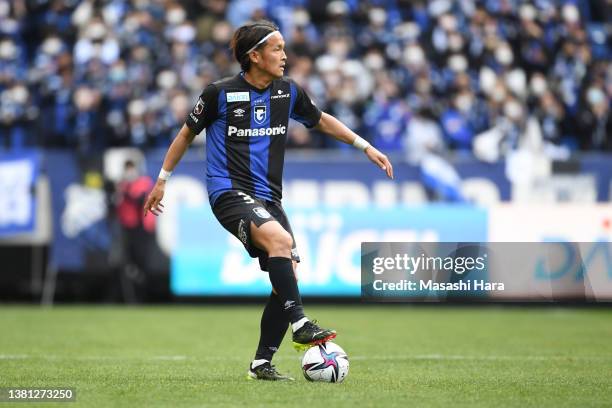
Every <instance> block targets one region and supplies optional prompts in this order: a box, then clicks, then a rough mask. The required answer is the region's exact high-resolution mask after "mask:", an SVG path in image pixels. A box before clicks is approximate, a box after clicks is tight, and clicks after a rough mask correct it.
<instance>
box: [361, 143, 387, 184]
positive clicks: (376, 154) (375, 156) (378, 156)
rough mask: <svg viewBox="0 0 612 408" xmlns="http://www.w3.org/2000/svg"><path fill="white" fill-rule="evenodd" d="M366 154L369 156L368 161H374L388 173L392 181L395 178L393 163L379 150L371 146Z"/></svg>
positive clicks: (366, 150)
mask: <svg viewBox="0 0 612 408" xmlns="http://www.w3.org/2000/svg"><path fill="white" fill-rule="evenodd" d="M365 154H366V156H368V159H370V160H371V161H372V163H374V164H375V165H377V166H378V167H380V168H381V169H382V170H383V171H384V172H385V173H387V177H389V178H390V179H392V178H393V166H392V165H391V162H390V161H389V159H388V158H387V156H386V155H384V154H383V153H381V152H380V151H379V150H378V149H377V148H375V147H374V146H372V145H370V146H368V147H367V148H366V149H365Z"/></svg>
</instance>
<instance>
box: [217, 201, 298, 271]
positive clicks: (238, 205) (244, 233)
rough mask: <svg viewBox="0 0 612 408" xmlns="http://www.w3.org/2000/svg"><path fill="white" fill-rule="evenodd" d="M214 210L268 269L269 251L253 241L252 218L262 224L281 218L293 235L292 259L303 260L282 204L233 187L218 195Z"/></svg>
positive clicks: (224, 225) (253, 255)
mask: <svg viewBox="0 0 612 408" xmlns="http://www.w3.org/2000/svg"><path fill="white" fill-rule="evenodd" d="M212 211H213V214H215V217H217V220H219V222H220V223H221V225H223V228H225V229H226V230H228V231H229V232H230V233H231V234H232V235H234V236H235V237H236V238H238V240H239V241H240V242H242V244H243V245H244V247H245V248H246V250H247V251H248V253H249V255H250V256H251V258H259V266H260V267H261V270H263V271H267V270H268V254H267V253H266V251H264V250H263V249H259V248H257V247H256V246H255V245H254V244H253V243H252V242H251V221H252V222H253V223H254V224H255V225H256V226H257V227H258V228H259V227H260V226H261V225H263V224H265V223H266V222H268V221H278V222H279V224H280V225H282V227H283V228H284V229H285V230H286V231H287V232H288V233H289V234H290V235H291V238H293V246H292V249H291V259H293V260H294V261H296V262H300V256H299V254H298V252H297V248H296V246H295V238H294V237H293V231H291V225H289V220H288V219H287V215H286V214H285V211H284V210H283V207H281V205H280V204H278V203H275V202H273V201H267V200H261V199H258V198H255V197H252V196H251V195H250V194H247V193H244V192H242V191H238V190H232V191H228V192H225V193H223V194H221V195H220V196H219V198H217V200H216V201H215V203H214V205H213V207H212Z"/></svg>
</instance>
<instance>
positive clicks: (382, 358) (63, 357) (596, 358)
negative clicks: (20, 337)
mask: <svg viewBox="0 0 612 408" xmlns="http://www.w3.org/2000/svg"><path fill="white" fill-rule="evenodd" d="M248 358H249V357H246V358H244V357H241V356H207V357H204V356H183V355H176V356H150V357H132V356H69V355H40V356H33V355H28V354H0V360H36V359H42V360H77V361H132V360H146V361H228V360H230V361H245V360H248ZM299 359H301V354H299V355H296V356H295V357H290V356H276V357H275V360H299ZM349 360H350V361H368V360H371V361H373V360H379V361H413V360H442V361H444V360H465V361H470V360H473V361H483V360H485V361H487V360H488V361H517V360H523V361H549V360H550V361H556V360H578V361H612V355H604V356H495V355H489V356H468V355H442V354H421V355H418V354H417V355H395V356H392V355H389V356H379V355H373V356H363V355H356V356H351V355H349Z"/></svg>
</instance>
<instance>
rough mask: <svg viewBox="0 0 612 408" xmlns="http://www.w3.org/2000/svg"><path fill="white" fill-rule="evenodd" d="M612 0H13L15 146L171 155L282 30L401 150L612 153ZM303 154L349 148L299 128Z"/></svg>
mask: <svg viewBox="0 0 612 408" xmlns="http://www.w3.org/2000/svg"><path fill="white" fill-rule="evenodd" d="M610 7H612V2H611V1H610V0H581V1H578V0H576V1H567V0H563V1H562V0H533V1H522V0H480V1H479V0H427V1H425V0H378V1H376V0H372V1H356V0H348V1H341V0H335V1H321V0H275V1H271V0H270V1H265V0H236V1H225V0H190V1H172V0H83V1H79V0H0V144H1V146H2V147H5V148H7V147H8V148H12V149H18V148H21V147H27V146H45V147H70V148H74V149H76V150H78V151H79V152H81V153H83V154H88V153H94V152H97V151H99V150H100V149H103V148H105V147H110V146H136V147H141V148H149V147H163V146H167V145H168V144H169V143H170V141H171V139H172V137H173V136H174V135H175V134H176V132H177V131H178V129H179V128H180V127H181V125H182V124H183V123H184V120H185V117H186V115H187V113H188V112H189V110H190V109H191V108H192V105H193V103H194V101H195V100H196V99H197V96H198V95H199V93H200V92H201V90H202V89H203V88H204V87H205V86H206V85H207V84H208V83H210V82H212V81H214V80H216V79H219V78H222V77H225V76H228V75H233V74H235V73H237V72H239V66H238V64H237V63H235V61H234V60H233V58H232V56H231V53H230V51H229V49H228V43H229V40H230V38H231V35H232V33H233V31H234V29H235V28H237V27H238V26H240V25H241V24H243V23H245V22H247V21H249V20H254V19H260V18H267V19H270V20H272V21H274V22H275V23H277V24H278V25H279V26H280V28H281V31H282V33H283V35H284V37H285V40H286V42H287V53H288V56H289V70H288V72H287V74H288V75H289V76H291V77H292V78H294V79H295V80H296V81H297V82H298V83H300V84H301V85H302V86H304V87H305V88H306V89H307V90H308V92H309V93H310V94H311V96H312V98H313V100H314V101H315V102H316V103H317V105H318V106H319V107H320V108H322V109H323V110H325V111H327V112H329V113H331V114H333V115H336V116H337V117H338V118H340V119H341V120H342V121H343V122H345V123H346V124H347V125H348V126H349V127H351V128H352V129H354V130H355V131H357V132H358V133H359V134H360V135H362V136H363V137H365V138H366V139H368V140H370V141H371V142H372V143H374V144H375V145H377V146H378V147H380V148H381V149H384V150H385V151H386V152H406V155H407V157H408V158H409V159H410V160H414V161H418V160H419V158H420V157H422V156H423V154H426V153H427V152H438V153H439V152H444V151H448V150H466V151H473V152H475V153H476V155H477V156H479V157H481V158H483V159H485V160H490V161H494V160H497V159H498V158H499V157H501V156H503V155H504V153H505V152H507V151H511V150H513V149H516V148H518V147H519V146H520V145H521V144H530V145H532V146H536V148H537V149H539V151H541V152H543V153H545V154H549V155H551V156H553V157H554V156H563V155H564V154H566V152H568V151H573V150H597V151H605V150H612V125H611V123H612V118H611V115H610V101H611V98H612V64H611V63H610V57H611V55H612V51H611V49H610V46H609V42H610V38H609V36H610V32H611V31H612V27H611V23H610V21H612V20H610V14H609V12H610ZM289 146H290V147H292V148H342V146H341V145H340V144H339V143H336V142H335V141H333V140H332V139H330V138H327V137H322V136H321V135H318V134H317V133H316V132H309V131H307V130H306V129H304V128H303V127H301V126H298V125H295V126H292V127H291V129H290V140H289Z"/></svg>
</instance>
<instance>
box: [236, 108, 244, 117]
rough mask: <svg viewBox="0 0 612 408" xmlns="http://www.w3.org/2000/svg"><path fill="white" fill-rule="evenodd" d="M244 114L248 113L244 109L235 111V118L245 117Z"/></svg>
mask: <svg viewBox="0 0 612 408" xmlns="http://www.w3.org/2000/svg"><path fill="white" fill-rule="evenodd" d="M244 112H246V111H245V110H244V109H240V108H238V109H234V116H235V117H237V118H241V117H242V116H243V115H244Z"/></svg>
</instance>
